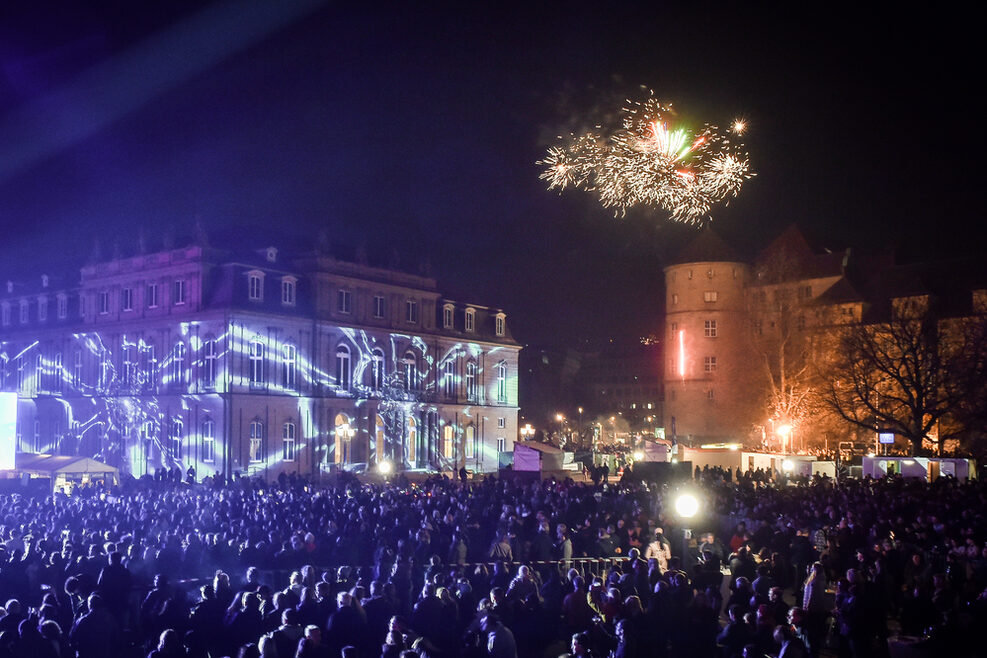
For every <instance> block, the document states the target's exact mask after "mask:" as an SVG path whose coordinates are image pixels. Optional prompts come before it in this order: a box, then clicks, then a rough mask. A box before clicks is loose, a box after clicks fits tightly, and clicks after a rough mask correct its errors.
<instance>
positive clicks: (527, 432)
mask: <svg viewBox="0 0 987 658" xmlns="http://www.w3.org/2000/svg"><path fill="white" fill-rule="evenodd" d="M519 431H520V433H521V439H522V440H523V441H530V440H531V438H532V437H533V436H534V435H535V428H534V427H532V426H531V423H527V424H525V426H524V427H522V428H521V429H520V430H519Z"/></svg>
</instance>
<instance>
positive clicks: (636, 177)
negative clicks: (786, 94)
mask: <svg viewBox="0 0 987 658" xmlns="http://www.w3.org/2000/svg"><path fill="white" fill-rule="evenodd" d="M621 114H622V116H623V125H622V126H621V127H620V128H619V129H617V130H616V131H614V132H613V133H612V134H610V135H604V134H603V132H602V130H601V132H600V133H594V132H587V133H584V134H582V135H570V136H569V140H568V145H567V146H553V147H552V148H550V149H549V150H548V154H547V155H546V156H545V159H543V160H539V161H538V163H537V164H539V165H542V166H544V167H545V169H544V171H543V172H542V173H541V176H540V178H541V179H542V180H546V181H548V189H550V190H551V189H558V190H560V191H561V190H564V189H566V188H568V187H574V188H578V189H582V190H585V191H587V192H593V193H595V194H596V195H597V197H599V199H600V203H601V204H603V206H604V207H606V208H612V209H614V213H615V214H617V215H623V214H624V213H626V212H627V209H628V208H630V207H632V206H639V205H647V206H652V207H656V208H661V209H663V210H665V211H667V212H668V213H669V216H670V218H671V219H672V220H674V221H678V222H685V223H689V224H694V223H697V222H700V221H702V218H703V217H704V216H706V215H707V214H708V213H709V210H710V208H712V207H713V206H714V205H716V204H717V203H720V202H722V201H727V200H729V199H730V198H731V197H735V196H737V194H738V193H739V192H740V188H741V187H742V186H743V184H744V182H745V181H747V180H748V179H749V178H751V177H752V176H753V175H754V173H753V172H752V171H751V169H750V162H749V160H748V158H747V153H745V152H744V149H743V144H741V143H740V141H739V136H740V135H741V134H742V133H743V132H744V131H745V130H746V129H747V126H746V123H745V122H744V121H743V120H740V119H738V120H737V121H735V122H734V123H733V125H732V126H731V133H732V134H733V137H731V136H730V135H729V134H726V133H721V132H720V131H719V130H718V129H717V127H716V126H714V125H711V124H706V125H704V126H703V128H702V130H699V131H697V132H692V131H690V130H689V129H688V128H687V127H684V126H675V125H674V124H673V123H672V119H673V118H674V113H673V112H672V108H671V106H670V105H668V106H665V105H662V104H661V103H660V102H659V101H658V99H656V98H655V97H654V94H653V93H652V94H649V96H648V98H647V99H645V100H644V101H639V102H632V101H628V104H627V106H626V107H624V108H623V109H622V111H621Z"/></svg>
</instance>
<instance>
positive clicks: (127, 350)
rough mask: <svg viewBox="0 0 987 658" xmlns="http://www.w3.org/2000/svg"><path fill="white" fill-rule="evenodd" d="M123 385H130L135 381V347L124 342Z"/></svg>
mask: <svg viewBox="0 0 987 658" xmlns="http://www.w3.org/2000/svg"><path fill="white" fill-rule="evenodd" d="M122 370H123V373H122V375H123V383H124V384H127V385H130V384H134V383H136V381H137V346H136V345H134V344H133V343H128V342H126V339H124V344H123V368H122Z"/></svg>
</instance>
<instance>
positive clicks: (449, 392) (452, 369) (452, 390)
mask: <svg viewBox="0 0 987 658" xmlns="http://www.w3.org/2000/svg"><path fill="white" fill-rule="evenodd" d="M458 379H459V375H458V373H457V372H456V359H455V358H454V357H450V358H449V360H448V361H446V363H445V366H443V368H442V387H443V388H444V389H445V394H446V397H447V398H453V399H455V398H456V388H457V386H456V384H458V383H459V382H458Z"/></svg>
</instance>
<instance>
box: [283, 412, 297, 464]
mask: <svg viewBox="0 0 987 658" xmlns="http://www.w3.org/2000/svg"><path fill="white" fill-rule="evenodd" d="M281 459H282V460H283V461H286V462H293V461H295V424H294V423H293V422H291V421H290V420H289V421H288V422H286V423H285V424H284V425H282V426H281Z"/></svg>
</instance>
